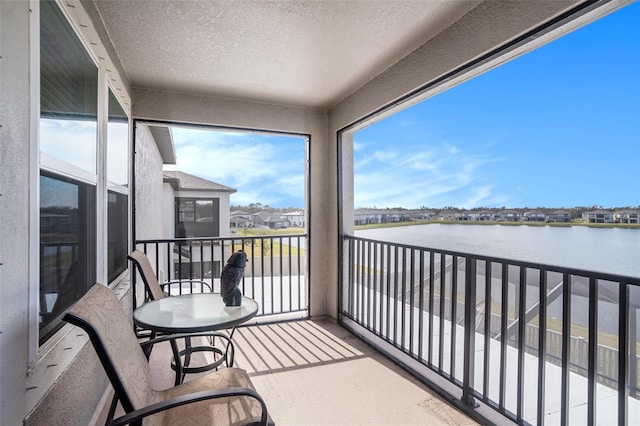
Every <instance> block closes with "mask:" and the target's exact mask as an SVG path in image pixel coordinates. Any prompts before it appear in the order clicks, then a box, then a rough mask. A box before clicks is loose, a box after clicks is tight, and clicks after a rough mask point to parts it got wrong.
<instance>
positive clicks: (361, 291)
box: [356, 240, 365, 324]
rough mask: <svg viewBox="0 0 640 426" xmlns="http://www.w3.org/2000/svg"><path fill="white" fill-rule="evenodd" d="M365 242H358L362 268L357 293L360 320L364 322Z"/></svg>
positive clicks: (359, 262) (359, 264)
mask: <svg viewBox="0 0 640 426" xmlns="http://www.w3.org/2000/svg"><path fill="white" fill-rule="evenodd" d="M364 244H365V242H364V241H362V240H360V241H359V244H358V254H359V260H358V267H359V268H360V273H359V275H360V279H359V280H358V286H357V287H356V289H357V295H358V301H357V303H358V321H360V323H361V324H362V323H363V322H364V321H363V318H364V307H363V306H362V299H363V297H364V296H363V294H364V272H365V269H364Z"/></svg>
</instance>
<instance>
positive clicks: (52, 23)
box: [40, 1, 98, 173]
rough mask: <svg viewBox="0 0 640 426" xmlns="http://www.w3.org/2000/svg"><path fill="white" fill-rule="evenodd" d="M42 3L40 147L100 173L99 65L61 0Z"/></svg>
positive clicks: (50, 153) (77, 165)
mask: <svg viewBox="0 0 640 426" xmlns="http://www.w3.org/2000/svg"><path fill="white" fill-rule="evenodd" d="M40 5H41V7H40V110H41V112H40V118H41V120H40V150H41V151H42V152H43V153H46V154H48V155H51V156H53V157H56V158H58V159H61V160H64V161H66V162H68V163H70V164H73V165H74V166H76V167H80V168H82V169H84V170H87V171H89V172H91V173H96V140H97V139H96V132H97V118H96V114H97V105H98V103H97V96H98V69H97V68H96V66H95V64H94V63H93V61H92V60H91V58H90V57H89V55H88V54H87V52H86V51H85V49H84V47H83V46H82V43H80V41H79V40H78V37H77V36H76V34H75V33H74V31H73V29H72V28H71V26H70V25H69V24H68V23H67V21H66V19H65V18H64V16H63V15H62V12H61V11H60V9H59V8H58V6H57V5H56V4H55V2H50V1H42V2H40Z"/></svg>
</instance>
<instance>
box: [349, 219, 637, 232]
mask: <svg viewBox="0 0 640 426" xmlns="http://www.w3.org/2000/svg"><path fill="white" fill-rule="evenodd" d="M432 224H441V225H484V226H495V225H502V226H540V227H542V226H552V227H564V228H566V227H572V226H585V227H589V228H621V229H640V224H636V223H581V222H489V221H468V220H465V221H462V220H424V221H416V222H393V223H372V224H368V225H356V226H355V227H354V229H356V230H362V229H376V228H395V227H399V226H416V225H432Z"/></svg>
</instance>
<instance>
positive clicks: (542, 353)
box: [537, 269, 547, 426]
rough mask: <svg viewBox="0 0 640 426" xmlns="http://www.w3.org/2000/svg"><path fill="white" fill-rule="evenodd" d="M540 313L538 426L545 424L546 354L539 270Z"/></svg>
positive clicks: (542, 279) (544, 289) (542, 283)
mask: <svg viewBox="0 0 640 426" xmlns="http://www.w3.org/2000/svg"><path fill="white" fill-rule="evenodd" d="M539 302H540V311H539V314H538V324H539V327H538V407H537V409H538V410H537V413H538V415H537V417H538V426H544V422H545V415H546V412H545V383H546V380H545V377H546V354H547V338H546V337H547V271H545V270H544V269H540V284H539Z"/></svg>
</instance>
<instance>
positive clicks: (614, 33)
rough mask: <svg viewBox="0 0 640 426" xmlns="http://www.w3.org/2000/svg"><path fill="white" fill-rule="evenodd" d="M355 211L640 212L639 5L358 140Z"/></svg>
mask: <svg viewBox="0 0 640 426" xmlns="http://www.w3.org/2000/svg"><path fill="white" fill-rule="evenodd" d="M354 141H355V145H354V148H355V152H354V157H355V179H354V180H355V184H354V185H355V190H354V191H355V194H354V196H355V205H356V207H373V206H376V207H394V206H401V207H408V208H417V207H420V206H427V207H431V208H439V207H445V206H455V207H461V208H473V207H502V206H506V207H538V206H544V207H573V206H593V205H602V206H604V207H616V206H638V205H640V4H638V3H634V4H632V5H631V6H628V7H626V8H624V9H622V10H620V11H617V12H616V13H614V14H611V15H609V16H606V17H604V18H603V19H601V20H599V21H596V22H594V23H592V24H590V25H589V26H586V27H583V28H581V29H578V30H576V31H574V32H572V33H570V34H568V35H566V36H565V37H562V38H560V39H558V40H556V41H554V42H551V43H549V44H547V45H544V46H542V47H540V48H539V49H536V50H534V51H532V52H530V53H528V54H526V55H524V56H521V57H519V58H517V59H515V60H513V61H511V62H508V63H506V64H504V65H502V66H500V67H498V68H496V69H493V70H491V71H489V72H487V73H485V74H482V75H480V76H478V77H476V78H474V79H471V80H469V81H467V82H464V83H462V84H460V85H458V86H456V87H455V88H453V89H451V90H448V91H446V92H443V93H441V94H439V95H437V96H435V97H433V98H430V99H427V100H425V101H423V102H422V103H420V104H417V105H415V106H413V107H411V108H409V109H406V110H404V111H402V112H400V113H398V114H395V115H394V116H392V117H389V118H387V119H385V120H383V121H381V122H379V123H376V124H373V125H371V126H369V127H367V128H365V129H363V130H361V131H359V132H357V133H356V134H355V136H354Z"/></svg>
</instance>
